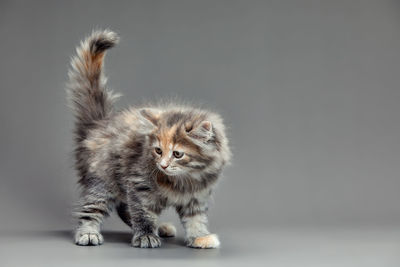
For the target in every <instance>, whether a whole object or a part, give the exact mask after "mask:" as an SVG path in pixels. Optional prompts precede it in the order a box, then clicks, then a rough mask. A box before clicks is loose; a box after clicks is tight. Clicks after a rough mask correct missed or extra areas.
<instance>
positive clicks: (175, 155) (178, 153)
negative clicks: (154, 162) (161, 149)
mask: <svg viewBox="0 0 400 267" xmlns="http://www.w3.org/2000/svg"><path fill="white" fill-rule="evenodd" d="M172 153H173V154H174V157H175V158H177V159H180V158H182V157H183V154H184V153H183V152H180V151H174V152H172Z"/></svg>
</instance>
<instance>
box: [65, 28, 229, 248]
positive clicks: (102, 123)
mask: <svg viewBox="0 0 400 267" xmlns="http://www.w3.org/2000/svg"><path fill="white" fill-rule="evenodd" d="M117 43H118V36H117V35H116V34H115V33H114V32H111V31H108V30H104V31H95V32H93V33H92V34H91V35H90V36H89V37H88V38H87V39H86V40H84V41H83V42H81V44H80V46H79V47H78V48H77V54H76V56H74V57H73V58H72V60H71V69H70V71H69V79H70V80H69V83H68V93H69V98H70V100H71V104H72V108H73V110H74V112H75V117H76V126H75V142H76V144H75V145H76V147H75V158H76V164H75V165H76V169H77V171H78V175H79V177H80V179H79V184H80V185H81V187H82V194H81V198H80V201H79V205H78V207H77V210H76V211H75V212H74V215H75V216H76V217H77V218H78V221H79V223H78V227H77V229H76V231H75V242H76V243H77V244H78V245H99V244H101V243H102V242H103V237H102V236H101V233H100V225H101V223H102V221H103V219H104V217H106V216H107V215H109V213H110V212H111V211H112V210H113V209H114V208H115V209H116V210H117V212H118V214H119V216H120V217H121V219H122V220H123V221H124V222H125V223H126V224H127V225H128V226H130V227H131V228H132V230H133V238H132V245H133V246H137V247H158V246H160V244H161V240H160V238H159V236H158V234H157V233H164V235H167V234H166V231H165V229H164V228H163V229H164V230H162V229H161V230H159V231H158V232H157V217H158V215H159V214H160V213H161V211H162V210H163V209H165V208H166V207H169V206H173V207H175V209H176V211H177V213H178V215H179V216H180V219H181V221H182V224H183V226H184V228H185V232H186V241H187V245H188V246H192V247H202V248H211V247H217V246H218V245H219V241H218V238H217V236H216V235H210V233H209V231H208V230H207V216H206V212H207V208H208V204H207V202H208V199H209V197H210V195H211V193H212V190H213V187H214V186H215V184H216V182H217V180H218V177H219V176H220V174H221V171H222V169H223V167H224V166H225V165H226V164H227V163H228V162H229V160H230V155H231V153H230V149H229V146H228V140H227V138H226V135H225V127H224V124H223V121H222V119H221V117H220V116H219V115H218V114H216V113H213V112H210V111H207V110H203V109H198V108H193V107H190V106H183V105H177V104H174V103H167V104H162V105H160V104H159V105H146V106H142V107H131V108H129V109H125V110H122V111H119V112H114V111H113V102H114V100H115V98H116V95H114V94H113V93H112V92H111V91H109V90H107V88H106V79H105V77H104V74H103V60H104V56H105V51H106V50H107V49H109V48H111V47H113V46H114V45H115V44H117ZM168 229H169V232H174V231H173V229H172V228H171V226H169V227H168Z"/></svg>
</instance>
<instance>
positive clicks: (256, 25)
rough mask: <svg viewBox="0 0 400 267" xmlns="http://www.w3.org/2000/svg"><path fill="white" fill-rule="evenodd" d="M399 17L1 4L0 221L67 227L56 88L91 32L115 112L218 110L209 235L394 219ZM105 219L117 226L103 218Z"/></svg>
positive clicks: (68, 183) (253, 8)
mask: <svg viewBox="0 0 400 267" xmlns="http://www.w3.org/2000/svg"><path fill="white" fill-rule="evenodd" d="M399 15H400V4H399V2H398V1H394V0H393V1H382V0H380V1H378V0H377V1H344V0H343V1H342V0H336V1H311V0H310V1H309V0H301V1H299V0H293V1H282V0H276V1H211V0H210V1H208V0H207V1H184V0H182V1H171V0H168V1H96V2H95V1H4V0H3V1H1V2H0V36H1V41H0V47H1V49H0V59H1V61H0V125H1V131H0V178H1V180H0V230H2V231H3V232H7V233H8V232H10V231H11V232H12V231H17V232H19V231H21V230H24V231H27V230H29V231H33V230H38V231H39V230H46V231H49V230H68V229H71V224H70V218H69V210H70V207H71V205H72V204H73V200H74V197H75V196H76V191H77V190H76V189H77V187H76V184H75V183H76V180H77V179H76V177H75V173H74V170H73V168H72V162H73V160H72V153H71V151H72V134H71V131H72V128H73V118H72V115H71V112H70V110H69V109H68V107H67V106H66V101H65V92H64V84H65V82H66V80H67V75H66V73H67V69H68V62H69V58H70V56H71V55H72V54H73V52H74V48H75V46H76V45H77V44H78V42H79V41H80V40H81V39H82V38H83V37H84V36H86V35H87V34H88V33H90V32H91V30H92V29H93V28H105V27H109V28H111V29H113V30H115V31H117V32H118V33H120V35H121V38H122V40H121V43H120V45H119V46H118V47H117V48H115V49H113V50H112V51H110V53H109V54H108V56H107V59H106V72H107V76H108V77H109V85H110V86H111V87H112V88H113V89H114V90H116V91H118V92H122V93H123V95H124V97H123V98H122V99H121V101H119V102H118V106H119V107H126V106H128V105H129V104H138V103H141V102H142V101H143V100H157V99H159V98H164V97H167V98H170V97H175V96H178V97H179V98H181V99H183V100H187V101H193V102H195V103H203V104H204V106H205V107H209V108H211V109H214V110H217V111H219V112H220V113H222V115H223V116H224V118H225V120H226V123H227V125H228V126H229V128H230V130H229V135H230V137H231V143H232V146H233V151H234V161H233V164H232V166H230V167H229V168H228V169H227V170H226V172H225V174H224V178H223V179H222V181H221V184H220V186H219V188H218V190H217V192H216V194H215V196H214V201H213V202H214V203H213V204H212V205H211V206H212V207H211V210H210V221H211V228H212V229H213V230H215V231H217V232H219V233H221V232H222V233H224V231H228V230H226V229H231V231H233V233H240V232H237V231H240V230H238V229H241V231H244V229H247V230H249V231H253V232H252V233H253V237H254V236H257V235H255V234H254V233H255V232H258V233H260V235H258V237H259V238H258V239H257V238H256V237H255V240H258V241H252V242H256V244H258V245H257V246H258V247H260V246H261V247H262V245H263V244H264V241H263V238H261V236H263V233H264V235H268V236H269V237H271V236H272V237H273V236H274V235H273V234H266V233H267V232H262V231H263V230H265V231H267V230H268V229H275V227H278V228H279V227H288V228H298V227H306V228H307V229H317V228H318V229H319V228H321V227H325V228H326V227H339V228H346V227H353V228H359V227H374V229H379V230H380V231H381V230H382V231H383V230H385V229H389V228H390V227H393V226H394V227H395V226H398V225H399V224H400V205H399V203H400V194H399V191H400V179H399V173H400V164H399V163H400V142H399V133H400V132H399V130H400V104H399V101H400V88H399V79H400V72H399V70H400V53H399V47H400V31H399V29H400V27H399V26H400V16H399ZM166 217H167V218H168V219H171V220H175V221H176V218H175V216H174V215H173V214H172V213H169V214H168V213H167V215H166ZM105 229H108V230H123V231H127V228H126V227H125V226H124V225H123V224H122V223H121V222H120V221H119V220H117V219H116V218H115V216H114V217H112V218H111V219H110V220H108V221H107V222H106V224H105ZM266 229H267V230H266ZM330 229H332V228H330ZM368 229H370V228H368ZM283 232H285V231H283ZM55 233H58V234H59V235H60V233H61V236H64V235H63V234H62V233H64V232H55ZM273 233H276V232H273ZM396 233H397V232H396ZM111 235H112V234H111ZM239 235H240V234H239ZM250 235H251V234H249V233H242V238H243V240H245V239H246V238H247V236H250ZM344 235H345V234H344ZM48 236H57V234H56V235H52V232H50V233H48ZM66 236H67V234H65V236H64V237H65V238H64V239H65V240H67V241H65V240H64V239H63V241H60V242H66V243H67V244H68V245H69V244H70V243H68V242H70V240H69V239H68V238H69V237H66ZM227 236H228V234H226V235H225V236H224V235H222V239H224V238H228V237H227ZM276 236H278V235H276ZM306 236H308V235H306ZM311 236H312V234H311ZM316 236H318V238H319V235H316ZM333 236H335V235H333ZM345 236H347V235H345ZM361 236H363V235H362V234H361ZM367 236H368V235H367ZM375 236H378V237H379V238H382V237H384V236H385V235H379V234H376V235H375ZM388 236H392V235H391V234H388ZM318 238H316V240H317V241H316V242H319V241H318V240H319V239H318ZM379 238H378V239H379ZM266 239H268V238H266ZM123 240H125V239H123ZM123 240H121V241H123ZM128 240H129V238H128ZM240 240H241V239H239V240H236V241H235V242H237V243H240V242H241V241H240ZM283 240H287V241H288V242H290V243H292V242H293V240H291V239H290V235H288V237H287V239H283ZM289 240H290V241H289ZM298 240H299V239H298ZM300 240H301V239H300ZM354 240H355V242H356V244H357V246H358V245H360V244H358V243H357V242H360V241H359V240H360V239H359V238H358V237H357V235H356V237H355V238H354ZM361 240H363V239H362V238H361ZM379 240H380V239H379ZM384 240H386V239H384ZM43 242H44V241H43ZM106 242H107V237H106ZM227 242H228V241H227ZM257 242H258V243H257ZM282 242H283V241H282ZM310 242H311V241H310ZM325 242H326V244H331V243H330V242H329V241H327V240H325ZM377 242H378V241H377ZM379 242H381V243H382V242H383V243H384V244H387V243H385V242H384V241H382V240H381V241H379ZM379 242H378V243H379ZM399 242H400V237H399ZM32 243H33V244H35V242H34V241H32ZM300 243H301V242H300ZM304 243H305V244H307V242H304ZM311 243H312V242H311ZM322 243H323V242H322ZM361 243H362V242H361ZM381 243H379V244H381ZM62 244H64V243H62ZM242 244H243V243H242ZM323 244H324V243H323ZM333 244H335V243H334V242H333ZM362 244H364V243H362ZM374 244H375V243H374ZM64 245H65V244H64ZM66 246H67V245H66ZM341 247H342V248H343V246H341ZM69 248H70V249H76V248H75V247H72V248H71V247H69ZM263 248H264V247H263ZM344 248H346V246H344ZM368 248H371V247H368ZM330 249H331V248H330V247H326V250H327V251H329V250H330ZM379 249H382V251H388V249H387V247H379V248H378V251H379ZM85 251H86V250H85ZM238 251H240V249H239V248H238ZM277 251H279V249H277ZM311 251H312V252H311ZM389 251H391V250H390V249H389ZM314 252H315V250H313V249H311V248H310V255H311V253H314ZM146 253H147V252H146ZM212 253H214V252H212ZM232 253H233V252H232ZM239 254H240V253H239ZM261 254H262V253H259V254H258V255H259V256H260V257H261ZM361 254H362V255H364V256H365V255H370V254H368V253H367V252H366V253H365V254H363V253H361ZM146 255H147V254H146ZM152 255H153V254H152ZM202 255H203V254H202ZM224 255H225V256H226V254H224ZM324 255H325V254H323V253H322V254H320V258H321V259H323V258H324ZM345 255H347V254H345ZM356 255H357V254H356ZM264 256H265V255H264ZM292 256H293V254H292ZM325 256H326V255H325ZM381 256H382V255H381ZM386 256H387V255H386ZM151 257H153V256H151ZM206 257H207V256H206ZM283 258H286V257H283ZM292 258H293V257H292ZM300 258H301V257H300ZM294 259H296V258H295V257H294ZM302 259H304V257H303V258H302ZM278 260H279V258H278ZM361 262H362V261H361ZM369 262H371V261H369ZM372 262H374V261H372ZM377 262H382V261H377ZM311 263H312V262H311ZM342 263H343V262H342ZM308 266H310V262H308ZM317 266H322V265H321V264H318V265H317ZM329 266H330V265H329ZM341 266H344V265H343V264H342V265H341ZM353 266H354V265H353ZM364 266H365V265H364ZM380 266H382V265H380Z"/></svg>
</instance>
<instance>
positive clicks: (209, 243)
mask: <svg viewBox="0 0 400 267" xmlns="http://www.w3.org/2000/svg"><path fill="white" fill-rule="evenodd" d="M220 244H221V243H220V242H219V239H218V236H217V235H216V234H209V235H206V236H200V237H196V238H190V239H188V241H187V246H188V247H192V248H218V247H219V245H220Z"/></svg>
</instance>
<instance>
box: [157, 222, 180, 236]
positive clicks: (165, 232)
mask: <svg viewBox="0 0 400 267" xmlns="http://www.w3.org/2000/svg"><path fill="white" fill-rule="evenodd" d="M158 235H159V236H161V237H174V236H175V235H176V229H175V226H174V225H173V224H171V223H162V224H160V225H159V226H158Z"/></svg>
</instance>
